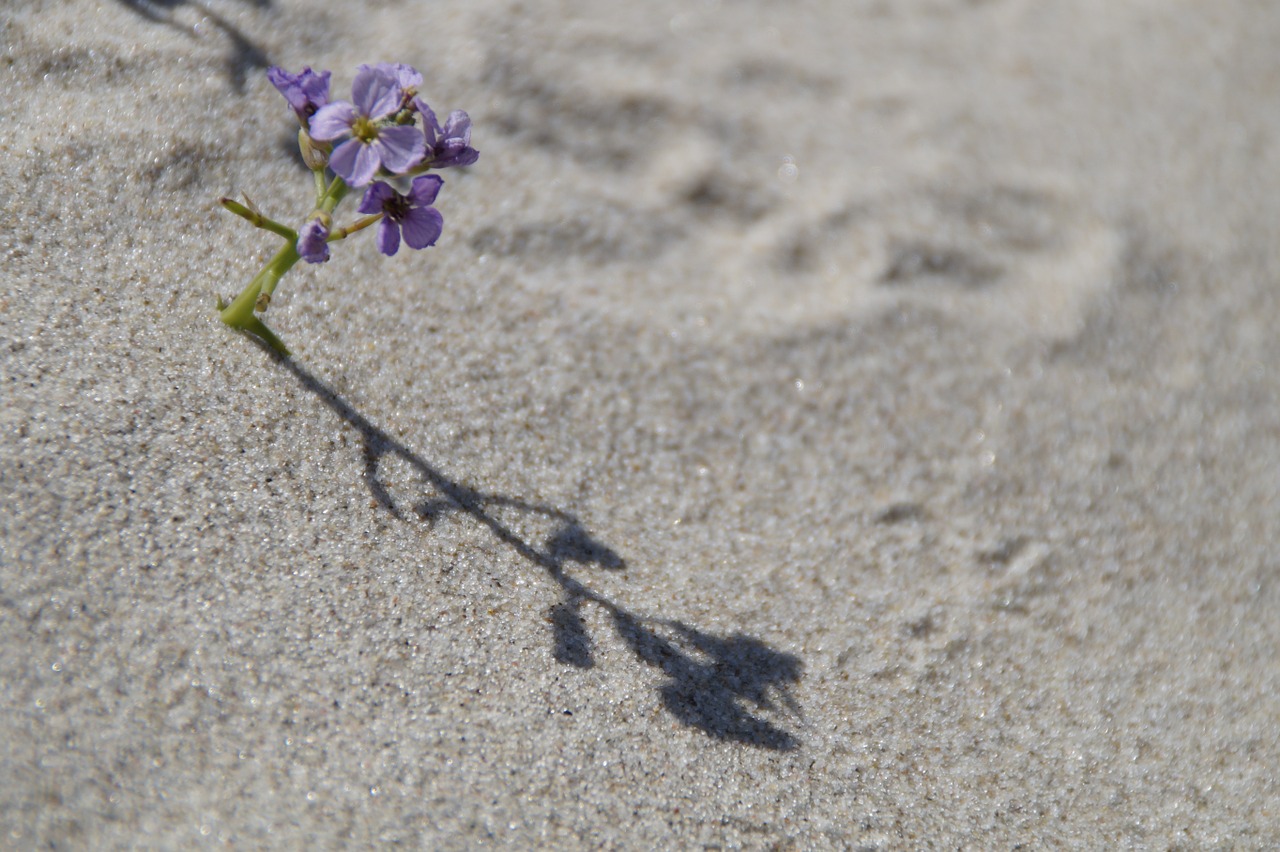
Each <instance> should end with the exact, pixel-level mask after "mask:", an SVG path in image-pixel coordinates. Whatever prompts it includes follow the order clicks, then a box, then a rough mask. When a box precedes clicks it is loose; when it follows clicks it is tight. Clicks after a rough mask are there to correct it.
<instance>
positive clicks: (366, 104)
mask: <svg viewBox="0 0 1280 852" xmlns="http://www.w3.org/2000/svg"><path fill="white" fill-rule="evenodd" d="M351 99H352V100H353V101H355V105H356V109H358V110H359V111H360V114H361V115H363V116H365V117H366V118H385V117H386V116H388V115H390V114H391V113H393V112H395V111H396V110H397V109H399V108H400V87H399V86H398V85H396V79H395V76H394V75H393V74H389V73H387V72H385V71H383V70H381V69H379V68H370V67H369V66H368V65H365V66H363V67H362V68H361V69H360V73H358V74H356V79H355V83H353V84H352V86H351Z"/></svg>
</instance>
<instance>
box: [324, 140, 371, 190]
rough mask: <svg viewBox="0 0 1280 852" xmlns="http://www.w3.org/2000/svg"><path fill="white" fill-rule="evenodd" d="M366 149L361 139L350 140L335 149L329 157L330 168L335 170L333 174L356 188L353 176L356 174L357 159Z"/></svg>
mask: <svg viewBox="0 0 1280 852" xmlns="http://www.w3.org/2000/svg"><path fill="white" fill-rule="evenodd" d="M364 147H365V144H364V143H363V142H361V141H360V140H359V139H348V140H347V141H346V142H343V143H342V144H341V145H339V146H338V147H337V148H334V149H333V153H332V154H330V155H329V168H331V169H333V173H334V174H336V175H337V176H338V177H340V178H342V179H343V180H345V181H346V182H347V183H349V184H351V185H352V186H355V183H354V182H353V181H352V180H351V176H352V174H354V173H355V169H356V158H357V157H358V156H359V155H360V151H361V150H363V149H364Z"/></svg>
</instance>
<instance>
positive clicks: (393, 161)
mask: <svg viewBox="0 0 1280 852" xmlns="http://www.w3.org/2000/svg"><path fill="white" fill-rule="evenodd" d="M373 145H374V147H375V148H376V149H377V151H378V157H379V158H380V159H381V161H382V165H384V166H386V168H387V171H389V172H391V173H393V174H403V173H405V172H407V171H409V169H411V168H413V167H414V166H416V165H417V164H418V163H419V162H421V161H422V156H423V154H424V153H425V152H426V142H425V140H423V138H422V131H420V130H418V128H416V127H414V126H412V125H408V124H405V125H400V126H396V127H384V128H382V129H381V130H379V131H378V139H377V141H376V142H374V143H373Z"/></svg>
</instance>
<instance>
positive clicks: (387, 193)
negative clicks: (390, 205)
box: [356, 180, 396, 214]
mask: <svg viewBox="0 0 1280 852" xmlns="http://www.w3.org/2000/svg"><path fill="white" fill-rule="evenodd" d="M395 196H396V191H395V190H394V189H392V188H391V187H390V185H388V184H386V183H383V182H382V181H380V180H376V181H374V182H373V183H371V184H369V188H368V189H366V190H365V191H364V198H362V199H360V206H359V207H358V208H356V209H357V210H359V211H360V212H361V213H368V214H373V213H381V212H382V211H383V210H384V209H385V205H386V203H387V202H388V201H390V200H391V199H393V198H395Z"/></svg>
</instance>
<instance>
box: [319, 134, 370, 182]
mask: <svg viewBox="0 0 1280 852" xmlns="http://www.w3.org/2000/svg"><path fill="white" fill-rule="evenodd" d="M380 164H381V161H380V160H379V158H378V149H377V148H375V147H374V146H372V145H365V144H363V143H361V145H360V147H359V148H358V149H357V150H356V161H355V164H354V165H353V166H352V167H351V174H349V175H342V177H343V179H344V180H345V181H346V182H347V183H349V184H351V185H352V186H364V185H365V184H366V183H368V182H369V181H371V180H373V178H374V176H375V175H376V174H377V173H378V166H379V165H380ZM329 165H330V166H332V165H333V160H332V159H330V160H329ZM334 171H335V172H337V171H338V170H337V169H334ZM338 174H342V173H341V172H338Z"/></svg>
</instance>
